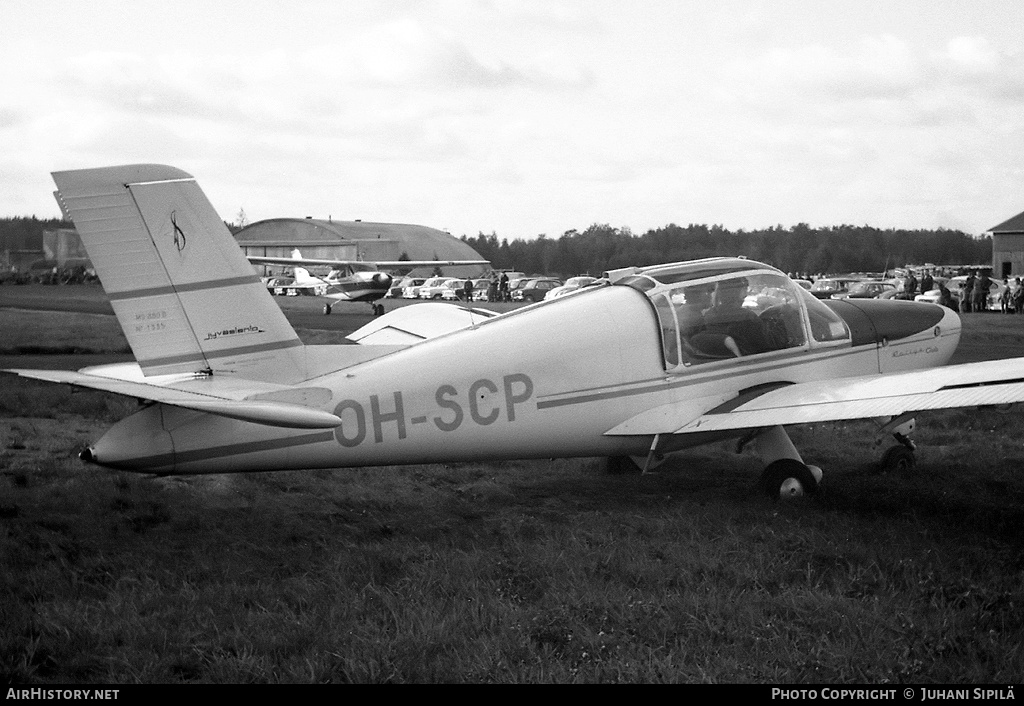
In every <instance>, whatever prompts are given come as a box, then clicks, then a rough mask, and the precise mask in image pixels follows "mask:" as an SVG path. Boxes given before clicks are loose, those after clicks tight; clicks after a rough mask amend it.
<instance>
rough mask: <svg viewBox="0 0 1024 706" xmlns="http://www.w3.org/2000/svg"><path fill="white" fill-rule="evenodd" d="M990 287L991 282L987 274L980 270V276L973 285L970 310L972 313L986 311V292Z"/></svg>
mask: <svg viewBox="0 0 1024 706" xmlns="http://www.w3.org/2000/svg"><path fill="white" fill-rule="evenodd" d="M991 287H992V280H990V279H989V278H988V273H987V272H985V271H984V270H982V272H981V275H980V276H979V277H978V279H977V281H975V283H974V292H973V299H974V300H973V301H972V302H971V309H972V310H974V311H988V292H989V289H991Z"/></svg>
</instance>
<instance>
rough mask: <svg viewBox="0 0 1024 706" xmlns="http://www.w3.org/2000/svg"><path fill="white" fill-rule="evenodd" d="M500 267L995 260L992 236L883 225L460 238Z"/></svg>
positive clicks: (829, 268) (567, 269)
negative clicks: (719, 259)
mask: <svg viewBox="0 0 1024 706" xmlns="http://www.w3.org/2000/svg"><path fill="white" fill-rule="evenodd" d="M461 239H462V240H463V242H465V243H467V244H468V245H470V246H472V247H473V248H474V249H475V250H476V251H477V252H478V253H480V255H481V256H482V257H484V258H485V259H487V260H490V261H491V264H492V266H493V267H494V268H495V269H510V270H522V271H524V272H527V273H544V274H551V275H561V276H563V277H570V276H573V275H577V274H591V275H600V274H601V273H602V272H604V271H606V270H610V269H615V268H618V267H628V266H632V265H636V266H644V265H656V264H660V263H665V262H676V261H681V260H694V259H698V258H704V257H716V256H733V257H735V256H740V255H742V256H745V257H748V258H750V259H751V260H757V261H760V262H764V263H767V264H769V265H773V266H775V267H777V268H779V269H780V270H783V271H784V272H798V273H807V274H824V273H840V272H881V271H883V270H886V269H891V268H893V267H899V266H902V265H905V264H924V263H933V264H936V265H980V266H985V267H989V266H991V263H992V239H991V236H985V237H981V238H979V237H975V236H971V235H969V234H968V233H964V232H962V231H959V230H947V229H944V228H939V229H936V230H923V229H918V230H904V229H885V230H883V229H880V228H874V227H871V226H852V225H841V226H829V227H826V228H812V227H811V226H809V225H807V224H806V223H799V224H797V225H795V226H792V227H790V228H786V227H783V226H781V225H778V226H772V227H769V228H764V229H760V230H750V231H747V230H737V231H732V230H728V229H726V228H723V227H722V226H720V225H712V226H708V225H695V224H690V225H687V226H679V225H675V224H670V225H667V226H664V227H662V228H657V229H654V230H649V231H647V232H646V233H644V234H643V235H634V234H633V233H632V232H631V231H630V230H629V228H613V227H612V226H610V225H607V224H594V225H592V226H590V227H589V228H587V229H586V230H583V231H577V230H575V229H574V230H569V231H566V232H565V233H564V234H563V235H562V236H561V237H560V238H555V239H551V238H548V237H546V236H544V235H541V236H539V237H538V238H536V239H534V240H521V239H515V240H512V241H511V242H510V241H509V240H508V239H507V238H505V239H502V240H500V241H499V240H498V236H497V235H496V234H495V233H491V234H490V235H485V234H483V233H479V234H478V235H477V236H475V237H470V236H465V235H464V236H462V238H461Z"/></svg>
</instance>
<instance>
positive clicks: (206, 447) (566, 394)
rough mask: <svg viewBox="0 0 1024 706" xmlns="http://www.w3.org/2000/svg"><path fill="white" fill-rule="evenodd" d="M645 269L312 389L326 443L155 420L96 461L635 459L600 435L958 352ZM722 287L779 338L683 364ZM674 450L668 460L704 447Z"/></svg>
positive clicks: (142, 419)
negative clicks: (320, 395)
mask: <svg viewBox="0 0 1024 706" xmlns="http://www.w3.org/2000/svg"><path fill="white" fill-rule="evenodd" d="M744 268H746V269H744ZM648 269H649V271H648V270H637V276H635V277H633V276H631V277H620V278H619V280H618V281H616V283H614V284H608V285H604V286H599V287H593V288H589V289H586V290H582V291H580V292H576V293H573V294H571V295H568V296H565V297H559V298H556V299H553V300H550V301H546V302H542V303H540V304H536V305H533V306H530V307H525V308H523V309H520V310H518V311H515V312H512V313H509V314H506V315H503V316H498V317H495V318H493V319H490V320H488V321H486V322H484V323H482V324H480V325H477V326H476V327H474V328H469V329H463V330H459V331H455V332H452V333H449V334H446V335H443V336H440V337H437V338H433V339H430V340H426V341H424V342H422V343H418V344H416V345H414V346H411V347H408V348H405V349H402V350H398V351H396V352H393V353H389V354H387V355H383V356H381V357H379V358H375V359H373V360H369V361H367V362H363V363H359V364H357V365H353V366H350V367H346V368H344V369H341V370H338V371H337V372H333V373H330V374H327V375H322V376H319V377H317V378H313V379H310V380H307V381H306V382H305V383H303V385H304V386H308V387H315V388H320V389H326V390H329V392H330V396H329V399H330V401H329V402H325V403H324V405H323V408H324V409H327V410H329V411H332V412H333V413H334V414H336V415H337V416H338V417H339V418H340V419H341V420H342V423H341V425H340V426H338V427H337V428H335V429H333V430H294V429H283V428H277V427H271V426H265V425H260V424H255V423H251V422H244V421H238V420H234V419H228V418H225V417H220V416H214V415H211V414H206V413H202V412H195V411H190V410H185V409H180V408H176V407H172V406H168V405H164V404H155V405H152V406H150V407H147V408H145V409H143V410H142V411H140V412H138V413H137V414H135V415H133V416H132V417H129V418H127V419H125V420H123V421H122V422H119V423H118V424H117V425H115V426H114V427H113V428H112V429H111V430H110V431H109V432H108V433H107V435H105V436H104V437H103V438H102V439H100V440H99V441H98V442H97V443H96V444H95V445H94V447H93V448H92V450H91V454H92V457H91V460H94V461H95V462H97V463H100V464H102V465H108V466H112V467H116V468H124V469H129V470H136V471H142V472H154V473H162V474H164V473H219V472H239V471H257V470H283V469H304V468H340V467H353V466H372V465H392V464H407V463H434V462H457V461H470V460H498V459H516V458H548V457H572V456H618V455H644V454H646V453H647V451H648V449H649V448H650V447H651V441H652V436H651V435H644V434H637V435H610V434H608V433H607V432H608V431H609V430H611V429H613V428H615V427H617V426H619V425H621V424H622V423H623V422H625V421H627V420H629V419H631V418H633V417H635V416H637V415H640V414H642V413H649V411H650V410H654V409H656V408H659V407H664V406H666V405H679V404H681V403H689V402H693V403H694V404H698V402H697V401H701V402H700V404H703V405H704V406H705V409H696V413H698V414H699V413H701V412H703V411H706V408H709V407H710V406H714V405H717V404H720V403H721V402H724V401H726V400H729V399H731V398H733V397H735V396H736V395H737V394H738V393H739V392H740V391H742V390H746V389H749V388H752V387H755V386H758V385H764V384H769V383H781V382H787V383H789V382H810V381H815V380H824V379H830V378H842V377H851V376H862V375H877V374H879V373H885V372H892V371H899V370H910V369H916V368H925V367H934V366H938V365H943V364H945V363H946V362H947V361H948V360H949V358H950V356H952V354H953V352H954V351H955V349H956V345H957V343H958V342H959V335H960V320H959V317H958V316H957V315H956V314H955V313H953V312H952V311H950V310H948V309H944V308H942V307H938V306H935V305H930V304H923V303H917V302H900V301H880V302H875V301H856V302H845V301H844V302H835V303H829V304H828V306H826V305H825V304H824V303H822V302H819V301H817V300H815V299H814V298H813V297H810V296H808V295H801V294H799V293H797V292H796V290H795V289H794V290H792V291H790V290H789V289H788V286H789V285H792V283H791V282H790V283H789V285H787V284H786V282H788V279H785V278H784V276H783V275H781V273H777V271H774V270H771V268H767V267H766V266H763V265H758V264H757V263H750V262H747V261H733V266H732V267H731V269H730V268H719V269H715V268H710V269H709V268H707V267H705V268H704V269H695V270H692V271H689V270H687V271H683V270H680V271H679V272H675V273H672V272H669V271H668V270H665V269H664V268H663V269H661V270H655V269H654V268H648ZM730 278H742V279H743V282H744V283H745V284H746V285H747V286H749V287H750V292H751V294H749V295H748V300H749V301H748V302H747V303H748V304H749V305H750V307H748V308H753V309H755V310H757V308H758V307H761V318H762V320H764V321H767V320H768V319H769V318H770V316H771V315H777V317H778V318H781V319H785V322H786V323H785V327H788V329H787V331H788V333H787V334H786V335H784V337H783V338H784V340H783V341H778V342H776V343H774V344H773V346H774V347H773V348H772V349H771V350H759V351H758V352H756V353H753V354H749V353H747V354H740V355H739V356H738V357H737V356H736V355H729V356H728V357H726V356H721V357H717V356H714V355H711V354H707V355H704V354H703V353H700V352H697V353H694V352H693V351H694V348H693V347H692V346H691V345H690V344H691V343H692V342H693V341H697V340H698V338H699V337H698V336H694V337H693V338H692V341H688V340H687V339H688V336H687V334H688V333H689V332H690V331H689V329H688V328H687V327H686V326H685V324H684V316H685V315H686V314H685V311H684V308H685V307H684V304H685V303H686V302H685V300H686V299H687V298H688V297H689V299H691V300H692V299H693V298H694V294H693V292H694V291H696V289H697V288H698V287H704V286H705V285H707V286H713V285H715V284H716V283H717V284H718V285H719V287H720V288H721V285H722V284H723V280H728V279H730ZM780 278H781V279H780ZM755 283H757V284H758V286H759V287H760V289H758V291H757V292H756V296H755V293H754V284H755ZM762 285H763V286H762ZM769 285H770V286H769ZM792 286H793V287H794V288H795V285H792ZM776 290H781V291H776ZM751 302H753V303H752V304H751ZM673 307H675V308H673ZM823 310H824V312H825V313H823ZM780 312H781V313H780ZM828 312H831V313H828ZM705 333H706V332H705ZM694 345H696V344H695V343H694ZM686 350H689V351H690V353H689V354H687V353H685V351H686ZM325 397H326V396H325ZM716 400H717V402H716ZM677 436H678V438H673V442H672V443H670V444H668V446H669V447H671V448H682V447H685V446H689V445H693V444H698V443H703V442H705V441H707V440H708V439H706V438H703V437H701V436H700V435H699V434H697V435H694V434H687V435H677Z"/></svg>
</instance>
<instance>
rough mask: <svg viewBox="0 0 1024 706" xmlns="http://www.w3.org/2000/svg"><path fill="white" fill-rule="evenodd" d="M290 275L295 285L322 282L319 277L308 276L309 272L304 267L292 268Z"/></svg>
mask: <svg viewBox="0 0 1024 706" xmlns="http://www.w3.org/2000/svg"><path fill="white" fill-rule="evenodd" d="M292 275H294V279H295V284H312V283H314V282H317V283H319V282H323V280H322V279H320V278H319V277H314V276H313V275H311V274H309V270H307V269H306V268H305V267H293V268H292Z"/></svg>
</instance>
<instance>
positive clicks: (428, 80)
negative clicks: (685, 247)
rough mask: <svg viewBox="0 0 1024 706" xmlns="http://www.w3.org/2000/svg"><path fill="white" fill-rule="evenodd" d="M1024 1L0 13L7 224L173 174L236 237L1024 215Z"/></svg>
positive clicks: (516, 3) (26, 7)
mask: <svg viewBox="0 0 1024 706" xmlns="http://www.w3.org/2000/svg"><path fill="white" fill-rule="evenodd" d="M1022 28H1024V2H1021V1H1020V0H974V1H973V2H965V1H964V0H955V1H946V0H881V1H878V2H876V1H873V0H838V1H831V0H803V1H797V0H770V1H764V2H761V1H758V0H734V1H730V0H708V1H703V0H666V1H660V0H657V1H656V0H634V1H633V2H623V0H612V1H607V2H606V1H603V0H579V1H565V2H558V1H557V0H537V1H534V0H475V1H474V0H408V1H403V0H390V1H384V0H381V1H374V0H358V1H356V0H347V1H344V2H339V1H338V0H330V1H327V2H319V1H313V0H293V1H292V2H288V3H285V2H281V1H280V0H274V1H272V2H262V1H259V0H245V1H244V2H218V1H217V0H203V1H202V2H188V1H183V0H173V1H171V0H161V1H160V2H150V1H149V0H132V1H131V2H125V1H124V0H117V1H115V2H102V1H97V0H88V1H80V0H74V1H69V2H58V1H56V0H50V1H47V0H31V1H22V0H0V215H4V216H16V215H37V216H40V217H51V216H57V215H59V212H58V210H57V207H56V204H55V203H54V202H53V198H52V195H51V192H52V190H53V188H54V187H53V183H52V181H51V179H50V176H49V173H50V172H51V171H56V170H63V169H75V168H83V167H93V166H108V165H113V164H124V163H133V162H158V163H165V164H171V165H174V166H176V167H180V168H182V169H184V170H186V171H188V172H190V173H191V174H193V175H194V176H196V177H197V179H198V180H199V184H200V185H201V186H202V187H203V189H204V190H205V192H206V194H207V196H209V198H210V200H211V201H212V202H213V205H214V206H215V207H216V208H217V210H218V212H219V213H220V214H221V216H222V217H223V218H224V219H225V220H228V221H234V220H235V219H236V216H237V214H238V212H239V210H240V209H243V208H244V210H245V213H246V215H247V216H248V218H249V220H250V221H255V220H260V219H263V218H274V217H281V216H307V215H308V216H314V217H320V218H326V217H328V216H332V217H333V218H335V219H345V220H349V219H356V218H361V219H363V220H375V221H386V222H403V223H418V224H422V225H427V226H432V227H436V228H444V229H447V230H449V231H450V232H451V233H452V234H453V235H456V236H458V235H463V234H469V235H475V234H476V233H477V232H484V233H491V232H492V231H493V232H496V233H497V234H498V237H499V238H509V239H513V238H533V237H536V236H537V235H538V234H540V233H546V234H547V235H548V236H550V237H557V236H559V235H561V234H562V233H563V232H564V231H566V230H568V229H571V228H577V229H583V228H586V227H587V226H588V225H590V224H592V223H608V224H610V225H612V226H616V227H628V228H630V229H632V231H633V232H634V233H643V232H645V231H646V230H647V229H649V228H657V227H660V226H663V225H667V224H669V223H679V224H684V225H685V224H687V223H708V224H713V223H718V224H721V225H723V226H725V227H726V228H730V229H739V228H745V229H752V228H759V227H766V226H770V225H775V224H782V225H784V226H791V225H793V224H796V223H799V222H806V223H809V224H811V225H812V226H828V225H838V224H842V223H850V224H856V225H862V224H868V225H873V226H878V227H881V228H890V227H896V228H904V227H907V228H934V227H939V226H943V227H947V228H959V229H963V230H966V231H968V232H970V233H981V232H983V231H985V230H987V229H988V228H990V227H991V226H993V225H996V224H998V223H1000V222H1002V221H1004V220H1006V219H1007V218H1010V217H1011V216H1013V215H1015V214H1017V213H1019V212H1021V211H1022V210H1024V188H1022V186H1024V178H1022V177H1024V32H1022Z"/></svg>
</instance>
